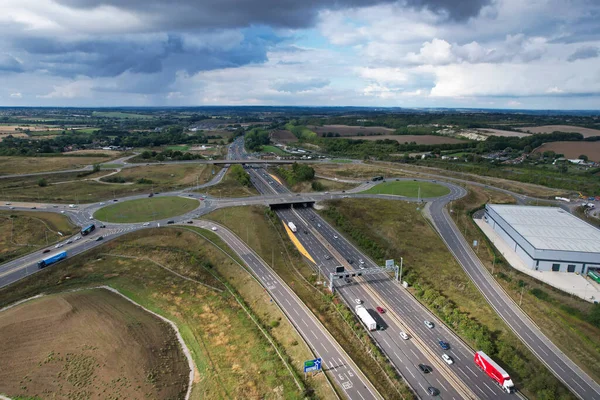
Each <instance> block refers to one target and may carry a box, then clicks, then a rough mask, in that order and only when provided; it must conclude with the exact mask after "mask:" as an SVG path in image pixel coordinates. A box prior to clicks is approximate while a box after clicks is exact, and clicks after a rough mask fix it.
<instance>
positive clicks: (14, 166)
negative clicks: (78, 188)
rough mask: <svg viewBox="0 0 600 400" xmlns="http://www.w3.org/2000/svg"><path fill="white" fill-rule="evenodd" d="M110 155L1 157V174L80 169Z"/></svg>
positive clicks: (101, 160) (102, 160)
mask: <svg viewBox="0 0 600 400" xmlns="http://www.w3.org/2000/svg"><path fill="white" fill-rule="evenodd" d="M109 160H110V158H109V157H8V156H7V157H4V156H2V157H0V175H12V174H30V173H34V172H50V171H61V170H63V169H79V168H83V167H85V166H86V165H91V164H97V163H102V162H106V161H109Z"/></svg>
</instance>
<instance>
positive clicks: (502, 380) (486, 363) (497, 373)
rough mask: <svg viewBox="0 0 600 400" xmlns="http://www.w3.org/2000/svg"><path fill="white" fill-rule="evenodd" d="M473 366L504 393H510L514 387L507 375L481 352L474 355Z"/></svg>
mask: <svg viewBox="0 0 600 400" xmlns="http://www.w3.org/2000/svg"><path fill="white" fill-rule="evenodd" d="M475 364H477V366H478V367H479V368H481V369H482V370H483V372H485V373H486V374H487V376H489V377H490V378H492V379H493V380H494V381H495V382H496V383H497V384H498V385H499V386H500V387H502V389H504V391H505V392H506V393H512V392H513V391H514V390H515V385H514V383H513V381H512V379H510V376H509V375H508V373H507V372H506V371H505V370H504V368H502V367H501V366H499V365H498V364H497V363H496V362H495V361H494V360H492V359H491V358H490V357H488V355H487V354H485V353H484V352H483V351H478V352H477V353H475Z"/></svg>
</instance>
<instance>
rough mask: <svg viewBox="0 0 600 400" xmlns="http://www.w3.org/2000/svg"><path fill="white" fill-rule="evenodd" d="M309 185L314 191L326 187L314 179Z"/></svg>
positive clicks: (320, 190) (319, 190)
mask: <svg viewBox="0 0 600 400" xmlns="http://www.w3.org/2000/svg"><path fill="white" fill-rule="evenodd" d="M311 187H312V190H314V191H315V192H322V191H323V190H325V189H326V187H325V185H323V184H322V183H321V182H319V181H314V182H313V183H312V185H311Z"/></svg>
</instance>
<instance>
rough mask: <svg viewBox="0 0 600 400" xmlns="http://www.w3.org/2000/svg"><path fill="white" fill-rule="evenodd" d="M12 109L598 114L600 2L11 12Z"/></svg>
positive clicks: (106, 4)
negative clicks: (340, 108) (356, 108)
mask: <svg viewBox="0 0 600 400" xmlns="http://www.w3.org/2000/svg"><path fill="white" fill-rule="evenodd" d="M0 105H2V106H20V105H25V106H38V105H43V106H168V105H173V106H180V105H315V106H316V105H324V106H327V105H332V106H333V105H360V106H396V107H485V108H535V109H539V108H548V109H600V1H598V0H399V1H392V0H346V1H344V0H302V1H299V0H262V1H261V0H170V1H165V0H2V1H1V2H0Z"/></svg>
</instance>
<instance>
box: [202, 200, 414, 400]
mask: <svg viewBox="0 0 600 400" xmlns="http://www.w3.org/2000/svg"><path fill="white" fill-rule="evenodd" d="M205 218H207V219H211V220H213V221H217V222H219V223H221V224H223V225H225V226H227V227H228V228H229V229H231V230H232V231H233V232H235V233H236V234H237V235H238V236H239V237H240V238H241V239H242V240H244V241H245V242H246V243H247V244H248V245H249V246H250V247H251V248H252V249H254V251H256V252H257V253H258V254H259V255H260V256H261V257H262V258H263V260H265V261H266V262H267V263H269V265H271V267H272V268H273V269H274V270H275V272H276V273H277V274H278V275H279V276H280V277H281V278H282V279H283V280H284V281H285V282H286V283H287V284H288V285H289V286H290V287H291V288H292V290H294V292H295V293H296V294H297V295H298V297H300V299H301V300H302V301H303V302H304V303H305V304H306V306H307V307H309V308H310V309H311V311H312V312H313V313H314V314H315V315H316V316H317V318H319V320H320V321H321V323H323V325H325V326H326V327H327V329H328V330H329V332H330V333H331V334H332V335H333V337H335V338H336V340H337V342H338V343H339V344H340V345H341V346H342V347H343V348H344V350H345V351H346V352H347V353H348V354H349V355H350V357H351V358H352V359H353V360H354V362H356V363H357V365H358V366H359V367H360V369H361V370H362V371H363V372H364V374H365V375H366V376H367V378H368V379H369V380H370V381H371V382H372V383H373V385H374V386H375V387H376V388H377V390H378V391H379V392H380V393H381V394H382V396H383V397H384V398H386V399H398V398H405V399H408V398H413V395H412V393H411V392H410V389H409V388H408V386H406V384H405V383H404V382H403V381H402V380H401V378H400V377H398V376H397V375H396V374H395V371H394V369H393V367H392V366H391V365H390V364H389V363H388V362H387V360H386V359H385V357H384V356H383V354H381V352H380V350H379V349H378V348H377V347H376V346H375V345H374V343H373V342H372V341H371V340H370V338H369V336H368V335H367V334H366V332H365V330H364V329H363V327H362V325H361V324H360V322H358V320H356V317H355V315H354V313H353V312H352V311H350V310H349V309H348V308H347V307H346V306H345V305H344V304H343V303H342V302H341V301H339V299H338V298H337V297H335V296H332V295H331V294H330V293H328V292H327V291H326V289H324V288H317V287H316V286H315V284H314V283H315V281H316V278H317V274H316V272H315V271H314V270H313V269H312V268H310V267H309V266H308V265H307V264H306V263H305V262H304V260H303V259H302V258H301V256H300V254H299V253H298V251H297V250H296V248H295V247H294V245H293V244H292V242H291V241H290V240H289V238H288V237H287V235H286V233H285V232H284V231H283V225H282V224H281V222H280V221H279V219H277V217H276V216H275V215H274V214H273V213H272V212H270V211H269V210H268V209H267V208H265V207H260V206H252V207H232V208H226V209H220V210H216V211H214V212H212V213H210V214H208V215H206V216H205Z"/></svg>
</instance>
